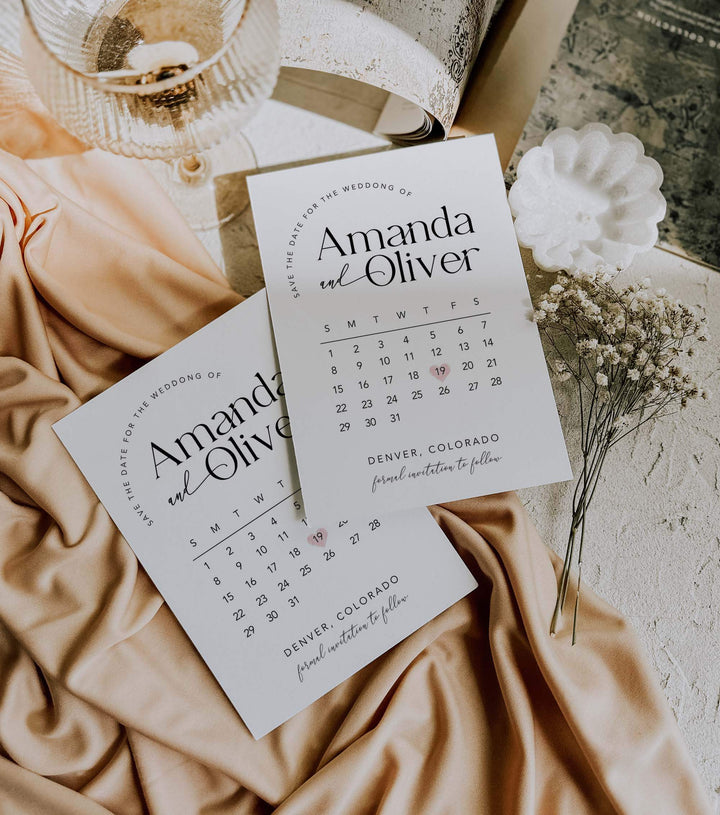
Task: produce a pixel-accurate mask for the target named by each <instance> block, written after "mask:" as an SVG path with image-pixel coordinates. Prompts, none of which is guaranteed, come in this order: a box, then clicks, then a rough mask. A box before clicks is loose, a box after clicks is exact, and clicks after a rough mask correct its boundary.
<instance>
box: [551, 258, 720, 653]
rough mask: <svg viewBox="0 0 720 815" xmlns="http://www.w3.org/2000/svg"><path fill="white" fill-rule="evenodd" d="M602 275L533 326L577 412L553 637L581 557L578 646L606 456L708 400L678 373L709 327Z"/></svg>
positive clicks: (645, 289) (572, 286)
mask: <svg viewBox="0 0 720 815" xmlns="http://www.w3.org/2000/svg"><path fill="white" fill-rule="evenodd" d="M610 281H611V278H610V275H608V274H607V273H606V272H605V271H604V270H599V271H595V272H579V273H576V274H574V275H572V276H569V275H563V274H561V275H559V276H558V278H557V282H556V283H555V284H553V285H552V286H551V287H550V289H549V291H548V292H547V293H546V294H545V296H544V297H543V298H542V299H541V301H540V306H539V308H538V309H536V311H535V321H536V322H537V323H538V326H539V327H540V330H541V331H542V332H543V335H544V337H545V339H546V341H547V342H548V344H549V345H550V347H551V348H552V350H553V352H554V353H555V355H556V359H555V360H554V369H555V373H556V374H557V375H558V378H559V379H560V380H561V381H564V380H568V379H570V378H573V379H574V380H575V383H576V385H577V393H578V400H579V405H580V417H581V421H580V446H581V450H582V456H583V468H582V473H581V475H580V476H579V478H578V480H577V483H576V485H575V491H574V493H573V500H572V517H571V522H570V531H569V533H568V540H567V545H566V548H565V558H564V561H563V568H562V572H561V574H560V578H559V582H558V596H557V601H556V603H555V610H554V612H553V616H552V621H551V624H550V634H551V635H552V636H555V635H556V633H557V630H558V627H559V624H560V619H561V617H562V614H563V611H564V608H565V602H566V600H567V593H568V587H569V584H570V574H571V570H572V565H573V562H574V561H575V555H576V550H577V566H578V573H577V582H576V592H575V602H574V608H573V625H572V643H573V645H574V644H575V642H576V641H577V623H578V616H579V609H580V594H581V586H582V583H581V578H582V566H583V548H584V544H585V527H586V520H587V512H588V508H589V506H590V504H591V502H592V499H593V497H594V495H595V490H596V489H597V486H598V483H599V481H600V475H601V472H602V467H603V464H604V463H605V459H606V457H607V454H608V452H609V451H610V449H611V448H612V447H614V446H615V445H616V444H617V443H618V442H619V441H622V440H623V439H624V438H626V437H627V436H628V435H629V434H630V433H634V432H635V431H636V430H637V429H638V428H639V427H641V426H642V425H644V424H645V423H646V422H648V421H650V420H652V419H655V418H657V417H659V416H666V415H669V414H670V413H672V412H674V411H673V410H671V408H675V407H677V408H683V407H685V406H686V405H687V403H688V401H689V400H690V399H694V398H696V397H698V396H699V397H702V398H707V397H708V394H707V392H706V391H704V390H701V389H700V388H698V386H697V385H696V384H695V382H694V380H693V377H692V376H691V375H690V374H689V373H687V372H686V371H685V369H684V368H683V367H682V365H681V364H680V358H681V356H687V357H691V356H692V355H693V354H694V348H693V346H692V344H690V347H686V346H687V345H688V343H689V342H690V343H691V341H694V340H697V341H698V342H704V341H705V340H706V339H707V337H706V334H705V318H704V317H700V316H698V315H697V314H696V312H695V311H694V310H692V309H689V308H687V307H686V306H684V305H682V304H681V303H678V302H677V301H676V300H673V299H671V298H670V297H668V296H667V295H666V294H665V292H664V291H662V290H660V291H657V292H652V291H651V290H650V288H649V281H648V280H644V281H643V282H642V283H640V284H639V285H636V284H633V285H630V286H627V287H625V288H624V289H615V288H613V286H612V285H611V282H610Z"/></svg>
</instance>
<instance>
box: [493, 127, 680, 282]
mask: <svg viewBox="0 0 720 815" xmlns="http://www.w3.org/2000/svg"><path fill="white" fill-rule="evenodd" d="M662 180H663V172H662V169H661V168H660V165H659V164H658V163H657V161H655V159H652V158H650V157H649V156H646V155H645V150H644V147H643V144H642V142H641V141H640V140H639V139H637V138H636V137H635V136H632V135H631V134H630V133H617V134H615V133H613V132H612V131H611V130H610V128H609V127H607V126H606V125H603V124H588V125H585V127H583V128H582V130H571V129H570V128H569V127H561V128H559V129H558V130H554V131H553V132H552V133H550V134H549V135H548V136H547V137H546V138H545V141H544V142H543V143H542V145H541V146H539V147H533V148H532V149H531V150H528V152H527V153H526V154H525V155H524V156H523V157H522V159H520V163H519V164H518V168H517V181H516V182H515V183H514V184H513V186H512V188H511V190H510V196H509V202H510V208H511V210H512V213H513V215H514V216H515V232H516V234H517V238H518V242H519V243H520V245H521V246H524V247H526V248H529V249H532V253H533V258H534V260H535V263H536V264H537V265H538V266H539V267H540V268H541V269H545V270H546V271H552V272H557V271H560V270H561V269H566V270H568V271H575V270H577V269H580V268H584V269H593V268H596V267H597V266H598V265H599V264H607V265H610V266H614V267H616V268H618V269H624V268H626V267H627V266H629V265H630V263H631V262H632V260H633V258H634V257H635V255H636V254H638V253H639V252H646V251H647V250H648V249H651V248H652V247H653V246H654V245H655V242H656V241H657V238H658V229H657V225H658V223H659V222H660V221H661V220H662V219H663V218H664V217H665V210H666V203H665V199H664V198H663V196H662V193H661V192H660V185H661V184H662Z"/></svg>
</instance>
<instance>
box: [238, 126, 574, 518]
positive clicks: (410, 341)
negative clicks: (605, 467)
mask: <svg viewBox="0 0 720 815" xmlns="http://www.w3.org/2000/svg"><path fill="white" fill-rule="evenodd" d="M249 184H250V193H251V199H252V206H253V212H254V217H255V224H256V227H257V233H258V239H259V244H260V251H261V254H262V262H263V269H264V273H265V279H266V283H267V288H268V296H269V300H270V307H271V313H272V319H273V326H274V331H275V339H276V343H277V348H278V354H279V358H280V365H281V367H282V371H283V380H284V383H285V387H286V389H287V401H288V407H289V411H290V417H291V419H292V422H293V427H294V437H293V440H294V444H295V450H296V454H297V459H298V469H299V474H300V482H301V484H302V488H303V495H304V497H305V505H306V509H307V512H308V515H309V517H310V518H311V519H313V521H314V519H315V518H319V517H321V514H322V510H323V507H324V506H326V505H327V504H330V505H331V506H333V507H338V508H340V509H341V510H342V511H343V512H344V513H347V514H353V513H357V512H361V513H362V512H365V513H368V512H370V513H382V512H387V511H390V510H397V509H402V508H407V507H413V506H422V505H427V504H432V503H436V502H440V501H450V500H454V499H459V498H467V497H470V496H474V495H482V494H488V493H493V492H500V491H503V490H508V489H516V488H519V487H527V486H532V485H536V484H541V483H548V482H552V481H560V480H565V479H569V478H571V475H572V474H571V471H570V465H569V462H568V458H567V453H566V450H565V443H564V440H563V436H562V432H561V429H560V424H559V421H558V416H557V410H556V407H555V402H554V399H553V394H552V390H551V387H550V381H549V378H548V373H547V369H546V365H545V359H544V356H543V352H542V348H541V345H540V340H539V336H538V332H537V328H536V327H535V325H534V324H533V323H532V322H531V320H530V317H529V315H530V312H531V302H530V296H529V293H528V289H527V284H526V281H525V274H524V271H523V267H522V263H521V259H520V254H519V251H518V247H517V241H516V239H515V233H514V230H513V225H512V219H511V215H510V210H509V208H508V204H507V198H506V193H505V185H504V182H503V177H502V172H501V169H500V162H499V159H498V155H497V150H496V148H495V142H494V139H493V137H492V136H478V137H474V138H469V139H458V140H455V141H452V142H446V143H440V144H431V145H423V146H420V147H412V148H405V149H402V150H393V151H390V152H382V153H377V154H372V155H364V156H358V157H355V158H349V159H343V160H340V161H334V162H327V163H324V164H315V165H311V166H304V167H299V168H295V169H290V170H284V171H279V172H275V173H267V174H261V175H257V176H253V177H252V178H250V179H249Z"/></svg>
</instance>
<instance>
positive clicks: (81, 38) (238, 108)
mask: <svg viewBox="0 0 720 815" xmlns="http://www.w3.org/2000/svg"><path fill="white" fill-rule="evenodd" d="M22 2H23V7H24V11H25V25H24V30H23V36H22V45H23V57H24V60H25V64H26V68H27V72H28V75H29V76H30V79H31V81H32V83H33V85H34V86H35V89H36V90H37V92H38V94H39V96H40V98H41V99H42V100H43V102H44V103H45V105H46V106H47V107H48V108H49V110H50V112H51V113H52V114H53V116H54V117H55V118H56V119H57V120H58V121H59V122H60V124H62V125H63V126H64V127H65V128H66V129H67V130H69V131H70V132H71V133H73V134H74V135H75V136H77V137H78V138H79V139H80V140H81V141H83V142H85V143H86V144H90V145H93V146H96V147H100V148H103V149H105V150H110V151H112V152H113V153H119V154H121V155H124V156H129V157H134V158H141V159H159V160H160V161H152V162H150V165H153V166H154V167H155V170H156V174H159V176H160V181H161V183H162V184H163V186H164V187H165V188H166V189H167V190H168V192H169V193H170V196H171V198H172V199H173V200H174V202H175V204H176V206H177V207H178V208H179V210H180V211H181V213H182V214H183V215H184V216H185V218H186V220H187V221H188V222H189V223H190V224H191V225H192V226H193V228H195V229H208V228H212V227H216V226H219V225H220V223H219V222H218V219H217V215H216V213H215V186H214V182H213V179H214V178H216V177H218V176H224V175H226V174H228V173H232V172H235V171H238V170H248V169H254V168H255V167H256V166H257V165H256V160H255V156H254V154H253V152H252V148H251V147H250V145H249V143H248V141H247V140H246V139H245V138H244V137H243V136H242V134H241V133H240V128H242V127H243V126H244V125H245V124H247V122H248V121H249V120H250V119H251V118H252V116H253V115H254V114H255V112H256V111H257V109H258V107H259V106H260V104H261V103H262V102H263V101H264V100H265V99H266V98H267V97H268V96H270V94H271V93H272V90H273V88H274V86H275V82H276V80H277V75H278V71H279V67H280V53H279V23H278V12H277V6H276V0H22ZM235 214H237V213H233V212H230V213H227V214H226V215H225V217H224V219H223V221H222V222H223V223H224V222H226V221H228V220H230V219H231V218H232V217H234V215H235Z"/></svg>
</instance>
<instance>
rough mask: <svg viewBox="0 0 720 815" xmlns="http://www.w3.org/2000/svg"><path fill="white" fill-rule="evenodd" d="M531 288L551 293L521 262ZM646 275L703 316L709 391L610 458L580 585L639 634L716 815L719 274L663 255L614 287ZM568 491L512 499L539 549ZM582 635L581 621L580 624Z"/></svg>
mask: <svg viewBox="0 0 720 815" xmlns="http://www.w3.org/2000/svg"><path fill="white" fill-rule="evenodd" d="M523 259H524V261H525V268H526V271H527V273H528V282H529V284H530V290H531V293H532V292H537V291H540V290H543V289H544V288H546V287H547V285H548V282H547V281H548V279H549V278H552V277H553V275H545V274H543V275H542V276H541V277H538V270H537V269H536V268H535V266H534V264H533V261H532V257H531V256H530V253H529V252H527V253H524V254H523ZM646 275H647V276H650V277H651V278H652V280H653V283H654V285H655V286H656V287H658V288H660V287H665V288H666V289H667V290H668V292H669V293H670V294H672V295H673V296H674V297H677V298H679V299H681V300H682V301H683V302H685V303H687V304H688V305H694V304H699V305H702V306H703V307H704V308H705V309H706V312H707V316H708V322H709V330H710V332H711V339H710V342H708V343H706V344H705V345H704V346H701V347H700V349H701V350H700V353H699V356H698V357H695V360H696V361H697V370H698V371H699V372H700V373H699V379H700V381H701V382H702V384H703V386H704V387H706V388H708V389H709V390H711V391H712V392H713V394H714V398H713V399H712V400H711V401H709V402H702V401H700V400H697V401H695V402H693V403H691V404H690V405H689V406H688V407H687V408H686V409H685V410H684V411H682V412H680V413H679V414H677V415H674V416H669V417H667V418H664V419H659V420H657V421H656V422H651V423H648V424H647V425H645V426H644V427H642V428H640V429H639V430H638V432H637V433H636V434H634V435H632V436H629V437H628V438H627V439H626V440H625V441H624V442H621V443H620V444H619V445H618V446H617V447H616V448H615V449H614V450H613V451H612V453H611V455H610V456H608V459H607V461H606V463H605V467H604V471H603V477H602V480H601V482H600V485H599V486H598V489H597V492H596V494H595V499H594V503H593V505H592V506H591V509H590V514H589V516H588V524H589V526H588V529H587V532H586V537H585V551H584V555H583V577H584V578H585V581H586V582H587V583H588V584H589V585H590V586H592V588H593V589H594V590H595V591H596V592H597V593H598V594H599V595H600V596H601V597H603V598H604V599H605V600H607V601H608V602H609V603H611V604H612V605H613V606H615V607H616V608H618V609H619V610H620V611H621V612H622V613H623V614H624V615H625V616H626V617H627V618H628V620H629V621H630V622H631V623H632V625H633V626H634V628H635V630H636V631H637V633H638V635H639V637H640V639H641V641H642V643H643V645H644V647H645V650H646V652H647V654H648V656H649V658H650V661H651V663H652V665H653V667H654V668H655V670H656V671H657V675H658V678H659V680H660V684H661V685H662V687H663V689H664V691H665V695H666V696H667V699H668V701H669V702H670V705H671V707H672V709H673V712H674V713H675V717H676V719H677V721H678V724H679V725H680V729H681V730H682V732H683V735H684V736H685V739H686V741H687V745H688V747H689V748H690V752H691V754H692V755H693V758H694V759H695V762H696V764H697V767H698V769H699V771H700V774H701V776H702V778H703V780H704V782H705V784H706V786H707V789H708V792H709V794H710V796H711V800H712V801H713V804H714V805H715V811H716V812H717V813H720V500H719V498H720V273H718V272H715V271H712V270H710V269H707V268H704V267H702V266H698V265H697V264H694V263H690V262H688V261H685V260H682V259H680V258H678V257H676V256H674V255H671V254H669V253H668V252H664V251H662V250H660V249H653V250H652V251H651V252H649V253H648V254H646V255H643V256H640V257H639V258H637V259H636V261H635V263H634V264H633V266H632V267H631V269H629V270H628V271H627V272H626V273H623V275H621V277H620V278H619V280H629V279H631V278H638V279H639V278H642V277H645V276H646ZM554 385H555V393H556V397H557V401H558V408H559V410H560V415H561V419H562V424H563V429H564V430H565V437H566V440H567V443H568V449H569V451H570V457H571V461H572V462H573V466H574V467H577V466H578V463H579V462H580V461H581V455H580V452H579V451H580V446H579V430H578V428H577V422H576V419H575V417H576V415H577V412H576V411H577V405H576V401H575V398H574V397H575V394H574V391H573V389H572V388H570V387H567V383H566V384H565V385H560V386H558V384H557V382H555V383H554ZM571 489H572V485H571V484H567V485H566V484H556V485H549V486H545V487H536V488H533V489H528V490H523V491H521V493H520V496H521V498H522V500H523V502H524V503H525V506H526V507H527V508H528V510H529V512H530V514H531V515H532V517H533V520H534V521H535V523H536V525H537V527H538V529H539V531H540V534H541V535H542V536H543V538H544V540H545V542H546V543H547V544H549V545H550V546H552V547H553V548H554V549H556V550H557V551H558V552H559V553H564V546H565V541H566V540H567V525H568V517H569V516H568V513H569V509H568V508H569V505H570V502H571V498H572V496H571ZM580 636H582V618H581V620H580Z"/></svg>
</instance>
